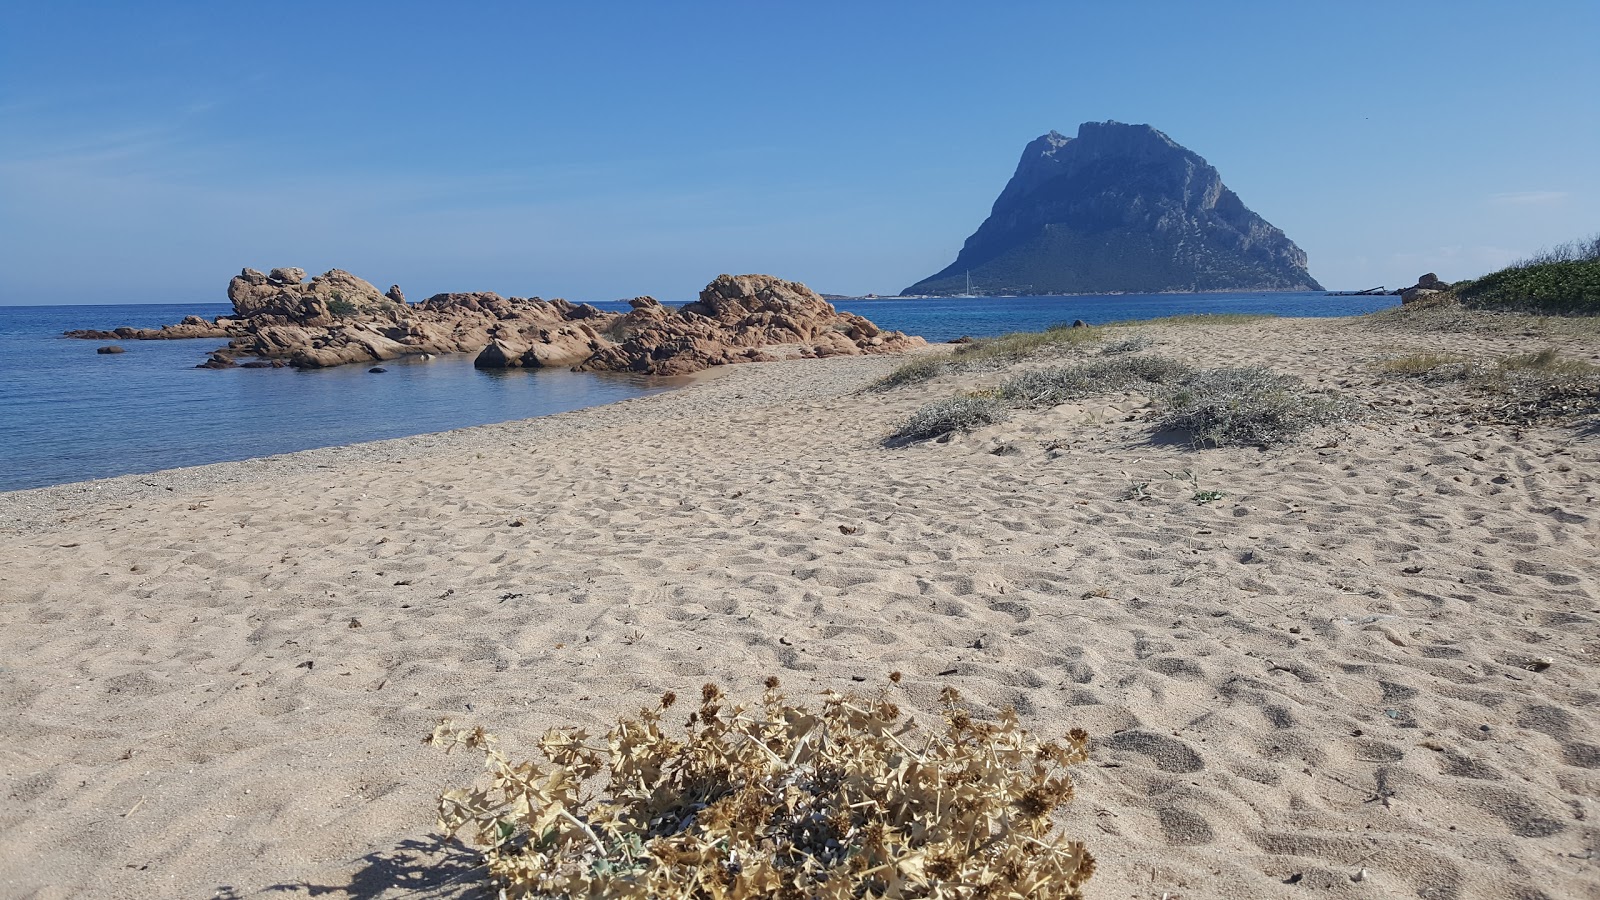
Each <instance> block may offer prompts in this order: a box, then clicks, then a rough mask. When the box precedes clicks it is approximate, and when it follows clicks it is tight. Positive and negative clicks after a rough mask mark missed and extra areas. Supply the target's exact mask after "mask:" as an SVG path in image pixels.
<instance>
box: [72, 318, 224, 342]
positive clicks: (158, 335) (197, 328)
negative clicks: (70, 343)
mask: <svg viewBox="0 0 1600 900" xmlns="http://www.w3.org/2000/svg"><path fill="white" fill-rule="evenodd" d="M65 334H66V336H67V337H69V338H81V339H83V340H90V341H117V340H121V341H177V340H188V339H191V338H225V337H231V336H232V335H233V326H232V323H231V322H229V321H227V320H225V319H217V320H216V321H214V322H207V321H206V320H205V319H202V318H200V317H199V316H185V317H184V319H183V321H182V322H179V323H178V324H176V325H163V326H161V327H160V328H128V327H126V326H124V327H122V328H113V329H111V330H110V331H101V330H99V329H94V328H83V329H78V330H76V331H68V332H65Z"/></svg>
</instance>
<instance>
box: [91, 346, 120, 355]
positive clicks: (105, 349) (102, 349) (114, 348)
mask: <svg viewBox="0 0 1600 900" xmlns="http://www.w3.org/2000/svg"><path fill="white" fill-rule="evenodd" d="M94 352H96V353H101V354H110V353H126V352H128V351H127V350H125V349H123V348H122V347H118V346H117V345H116V344H108V345H106V346H104V347H96V348H95V349H94Z"/></svg>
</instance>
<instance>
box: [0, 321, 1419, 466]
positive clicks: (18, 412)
mask: <svg viewBox="0 0 1600 900" xmlns="http://www.w3.org/2000/svg"><path fill="white" fill-rule="evenodd" d="M1394 302H1395V298H1393V297H1328V296H1325V295H1323V294H1321V293H1268V294H1155V295H1114V296H1081V297H1005V298H930V299H922V300H901V299H894V300H842V301H837V302H836V303H835V305H836V306H837V307H839V308H840V309H844V310H848V311H850V312H854V313H858V314H860V315H864V316H866V317H867V318H869V319H871V320H873V321H874V322H876V323H877V324H878V325H880V326H881V327H883V328H886V329H894V330H900V331H906V332H909V333H911V334H918V335H921V336H923V337H925V338H927V339H928V340H929V341H934V342H937V341H945V340H949V339H951V338H955V337H959V336H962V335H970V336H973V337H986V336H992V335H997V334H1003V333H1005V332H1010V331H1023V330H1036V329H1040V328H1044V327H1047V326H1049V325H1052V324H1056V323H1059V322H1071V321H1072V320H1074V319H1083V320H1084V321H1086V322H1090V323H1093V324H1099V323H1103V322H1110V321H1121V320H1127V319H1135V318H1149V317H1154V316H1166V315H1173V314H1177V313H1196V312H1202V313H1276V314H1279V315H1288V316H1342V315H1354V314H1357V313H1364V312H1370V311H1372V310H1374V309H1380V308H1383V307H1385V306H1390V305H1393V303H1394ZM595 305H597V306H599V307H601V308H602V309H613V310H626V309H627V305H626V304H625V303H597V304H595ZM228 311H229V307H228V305H226V304H218V303H181V304H179V303H175V304H144V305H103V306H0V491H8V490H20V489H25V488H32V487H43V486H46V485H51V484H61V483H65V482H70V481H81V480H84V479H90V478H103V477H109V476H114V475H124V474H130V473H139V472H152V471H156V470H159V469H167V468H175V467H179V466H192V465H202V464H205V463H213V462H224V461H228V460H236V459H247V458H251V457H258V456H269V455H272V454H276V453H286V452H290V451H295V450H307V449H311V448H314V447H327V446H334V445H339V444H349V443H356V442H361V441H372V440H381V439H384V438H392V437H403V436H407V435H413V434H424V433H428V432H433V431H444V430H448V429H452V428H465V427H469V426H473V425H485V424H489V423H492V422H503V421H509V420H513V419H525V418H531V417H534V416H542V415H551V414H553V413H558V412H565V411H567V410H573V409H580V408H583V407H587V406H596V405H600V404H604V403H612V402H615V401H618V400H623V399H627V398H629V397H638V396H643V395H645V394H650V393H654V392H658V391H662V390H669V389H671V388H672V387H674V386H676V382H675V381H674V380H667V379H651V378H643V377H637V376H629V375H612V374H599V375H596V374H580V373H574V372H567V371H564V370H562V371H557V370H544V371H536V372H530V371H512V372H483V371H478V370H476V369H474V368H473V367H472V358H471V356H470V355H468V354H456V355H450V356H445V357H441V358H438V359H435V360H432V361H427V362H424V361H421V360H394V361H390V362H385V363H383V364H382V365H383V368H385V369H387V370H388V371H387V372H386V373H383V374H369V373H368V372H367V369H368V368H369V367H368V366H362V365H353V366H344V367H341V368H337V369H322V370H314V371H299V370H293V369H270V370H258V369H228V370H222V371H212V370H205V369H196V368H194V366H195V365H196V364H197V363H200V362H203V361H204V360H205V357H206V351H208V350H210V349H213V348H215V347H218V346H221V345H222V344H223V343H224V342H223V341H220V340H213V339H201V340H189V341H116V342H109V341H82V340H71V339H66V338H62V337H61V332H63V331H65V330H67V329H72V328H115V327H117V326H121V325H131V326H134V327H155V326H159V325H161V324H164V323H170V322H176V321H178V320H180V319H182V318H183V317H184V316H186V315H200V316H204V317H206V318H212V317H215V316H219V315H223V314H226V313H227V312H228ZM107 343H116V344H117V345H118V346H121V347H123V348H124V349H125V351H126V352H124V353H121V354H112V355H100V354H96V353H95V349H96V348H97V347H100V346H103V345H105V344H107Z"/></svg>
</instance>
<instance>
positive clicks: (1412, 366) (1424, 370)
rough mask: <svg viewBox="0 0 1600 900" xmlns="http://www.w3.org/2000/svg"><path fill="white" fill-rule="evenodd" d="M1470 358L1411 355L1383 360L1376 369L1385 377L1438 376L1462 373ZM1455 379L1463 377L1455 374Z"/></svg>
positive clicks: (1428, 354) (1437, 354)
mask: <svg viewBox="0 0 1600 900" xmlns="http://www.w3.org/2000/svg"><path fill="white" fill-rule="evenodd" d="M1470 362H1471V358H1470V357H1466V356H1462V355H1460V354H1458V353H1411V354H1407V355H1406V356H1396V357H1392V358H1390V359H1386V360H1383V361H1382V362H1380V363H1379V364H1378V368H1379V370H1380V371H1382V372H1383V373H1384V374H1386V375H1413V376H1439V375H1441V374H1443V373H1464V372H1465V367H1466V366H1467V364H1468V363H1470ZM1455 377H1464V375H1463V374H1456V375H1455Z"/></svg>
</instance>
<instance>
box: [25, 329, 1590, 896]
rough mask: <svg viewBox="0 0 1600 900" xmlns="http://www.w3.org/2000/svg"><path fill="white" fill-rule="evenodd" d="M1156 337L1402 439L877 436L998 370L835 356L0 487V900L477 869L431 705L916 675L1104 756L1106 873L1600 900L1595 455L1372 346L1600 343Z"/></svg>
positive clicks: (850, 684)
mask: <svg viewBox="0 0 1600 900" xmlns="http://www.w3.org/2000/svg"><path fill="white" fill-rule="evenodd" d="M1140 330H1141V331H1142V332H1143V333H1145V334H1147V335H1149V336H1151V337H1152V338H1154V339H1155V342H1156V343H1155V346H1154V347H1152V348H1151V349H1150V350H1148V351H1144V352H1155V353H1163V354H1168V355H1173V356H1178V357H1182V358H1184V359H1186V360H1188V361H1190V362H1193V363H1195V364H1197V365H1208V366H1215V365H1237V364H1245V363H1264V364H1267V365H1270V366H1272V367H1274V368H1275V369H1277V370H1279V371H1282V372H1286V373H1292V374H1297V375H1299V376H1301V377H1302V378H1304V379H1305V380H1306V381H1308V382H1310V383H1312V384H1314V385H1318V386H1321V387H1327V388H1334V389H1338V390H1340V391H1342V392H1344V393H1345V394H1346V395H1347V396H1350V397H1352V398H1354V399H1355V400H1357V401H1359V402H1360V403H1361V404H1362V405H1364V406H1366V407H1367V408H1368V413H1367V418H1366V420H1365V421H1364V422H1362V423H1361V424H1357V425H1353V426H1350V427H1348V428H1345V429H1335V430H1330V431H1325V432H1321V433H1318V434H1317V435H1315V436H1313V438H1312V439H1311V440H1309V441H1306V442H1304V443H1302V444H1300V445H1296V446H1292V447H1288V448H1283V449H1276V450H1271V451H1262V450H1258V449H1254V448H1250V449H1222V450H1203V451H1195V450H1191V449H1189V448H1188V447H1187V446H1185V445H1181V444H1175V443H1171V442H1162V441H1152V440H1151V428H1150V426H1149V424H1148V423H1147V422H1146V421H1144V419H1145V417H1146V413H1147V408H1146V405H1145V403H1144V401H1143V400H1142V399H1141V398H1139V397H1135V396H1117V397H1109V398H1106V399H1105V400H1104V402H1099V401H1096V402H1094V403H1089V404H1080V405H1076V406H1071V407H1061V408H1058V409H1056V410H1054V411H1051V412H1047V413H1045V412H1041V413H1023V414H1019V415H1018V416H1017V418H1016V419H1014V420H1013V421H1012V422H1009V423H1007V424H1004V425H999V426H994V427H991V428H988V429H985V430H983V431H980V432H977V433H975V434H972V435H968V436H965V437H961V438H958V439H956V440H953V441H950V442H947V443H927V444H922V445H915V446H908V447H900V448H894V449H886V448H884V447H883V446H882V445H881V443H880V442H881V440H882V439H883V437H884V436H885V435H886V434H888V433H889V432H890V431H891V430H892V429H893V428H894V427H895V426H896V425H897V424H898V423H899V422H900V421H902V420H903V419H904V418H905V416H907V415H908V414H909V413H910V412H911V411H912V410H914V409H915V408H917V407H918V406H919V405H921V404H922V403H925V402H927V401H928V400H931V399H936V398H940V397H945V396H949V395H951V394H952V393H954V392H955V391H957V390H958V389H970V388H973V387H981V386H983V385H984V384H989V383H992V382H993V381H995V380H997V377H998V376H995V375H993V374H990V375H963V376H946V377H943V378H941V379H938V380H936V381H933V382H930V383H927V384H924V385H918V386H915V387H909V388H903V389H899V390H895V391H891V392H887V393H866V394H863V393H859V389H860V388H861V387H863V386H864V385H866V384H867V383H868V382H870V381H871V380H872V379H873V378H875V377H878V376H880V375H882V374H883V373H884V372H886V371H888V370H889V369H890V368H892V367H893V366H894V365H895V364H896V363H897V362H898V360H895V359H882V358H850V359H833V360H806V361H794V362H782V363H770V364H761V365H749V366H740V367H737V368H736V369H734V370H732V371H729V372H728V373H726V374H725V375H724V376H723V377H720V378H715V379H711V380H708V381H705V382H704V383H700V384H696V385H694V386H692V387H688V388H685V389H683V390H679V391H674V392H671V393H667V394H662V395H657V396H653V397H648V398H644V399H639V400H632V401H628V402H625V403H621V404H616V405H614V406H609V407H604V408H599V409H591V410H584V411H580V412H576V413H571V414H566V415H561V416H555V417H551V418H548V419H539V420H531V421H526V422H516V423H507V424H504V425H495V426H488V427H483V428H475V429H467V430H464V431H460V432H452V433H449V434H444V435H428V436H423V437H418V438H410V439H405V440H399V441H389V442H383V443H377V444H368V445H361V446H357V447H348V448H334V449H330V450H322V451H312V452H309V453H303V454H293V455H290V456H284V457H277V458H271V459H265V460H256V461H250V462H245V463H232V464H225V465H219V466H209V467H202V468H199V469H191V470H180V471H175V472H167V473H159V474H156V475H151V476H138V477H128V478H121V479H113V480H110V481H105V482H94V483H86V484H80V485H69V486H64V487H60V488H51V489H45V490H40V491H30V492H19V493H14V494H7V495H0V560H3V563H4V565H3V567H0V621H3V628H0V801H3V803H0V896H3V897H7V898H11V897H50V898H57V897H61V898H65V897H213V896H226V897H294V896H344V895H349V896H360V897H370V896H390V895H392V896H410V895H413V894H418V895H422V896H454V895H457V894H459V893H461V891H462V890H463V889H464V887H465V886H466V885H467V884H469V883H470V882H469V879H470V877H471V873H470V871H464V870H463V869H461V867H460V863H459V861H458V859H457V858H455V857H452V856H451V855H450V854H449V853H448V852H444V851H441V850H439V849H438V848H437V847H436V846H435V841H436V839H435V837H434V836H433V834H432V821H433V802H434V798H435V796H436V795H437V793H438V791H439V790H441V789H443V788H447V787H454V786H457V785H459V784H462V783H464V782H465V781H466V780H467V779H468V778H470V777H471V775H472V774H473V773H474V772H475V771H476V769H477V762H476V761H475V760H473V759H471V758H469V757H464V756H461V755H451V756H446V755H444V754H442V753H441V752H439V751H437V750H434V749H432V748H428V747H425V746H423V745H422V744H421V743H420V739H421V738H422V737H423V736H424V735H425V734H427V733H428V732H429V731H430V730H431V729H432V728H433V726H434V725H435V724H436V723H437V722H438V721H439V720H440V719H441V718H445V717H449V718H451V719H454V720H456V721H457V722H460V723H463V724H469V723H477V724H482V725H484V726H486V727H488V728H489V729H490V730H492V731H494V732H496V733H498V734H499V735H501V737H502V739H503V740H504V741H505V743H506V744H507V745H508V746H509V747H511V748H514V749H515V748H520V747H530V748H531V742H532V740H533V739H534V738H535V737H537V735H538V734H540V733H541V732H542V731H543V730H544V729H545V728H547V727H549V726H551V725H555V724H562V723H581V724H584V725H587V726H590V727H591V729H592V730H601V731H603V730H604V728H605V727H606V725H607V724H608V723H610V722H611V721H613V720H614V717H615V716H616V715H617V714H618V713H619V712H627V711H631V710H632V709H634V708H636V707H637V706H639V705H642V704H646V703H650V702H653V700H654V698H655V697H657V696H658V695H659V694H660V693H662V692H663V691H666V690H674V691H677V692H679V693H691V694H692V693H693V692H694V691H695V690H696V689H697V688H698V687H699V685H700V684H702V683H703V682H705V681H708V680H709V681H716V682H719V683H721V684H723V685H725V686H727V687H729V688H730V689H731V690H732V691H733V693H735V694H736V695H740V694H742V695H745V696H751V697H753V696H755V695H756V694H757V693H758V692H759V690H760V687H759V686H760V682H761V679H762V678H764V677H765V676H767V675H769V674H776V675H778V676H779V677H780V678H781V679H782V680H783V682H784V685H785V687H786V689H787V690H788V691H789V693H791V695H797V696H798V695H804V694H810V693H813V692H815V691H819V690H822V689H824V688H837V689H842V690H849V689H858V690H876V689H878V688H879V687H880V686H883V685H885V684H886V681H885V676H886V674H887V673H888V672H890V671H891V670H898V671H901V672H903V673H905V680H904V684H902V685H901V686H900V687H898V688H894V690H895V691H896V693H897V694H898V696H899V702H900V703H901V704H902V706H905V707H908V708H911V709H913V710H917V711H919V714H920V715H923V716H926V715H927V714H928V713H931V712H932V711H934V710H936V708H937V703H936V699H935V698H936V695H937V692H938V690H939V689H940V687H941V686H943V685H946V684H950V685H954V686H956V687H958V688H959V689H960V690H961V691H962V693H963V694H964V695H965V696H966V697H967V698H968V700H969V701H970V702H971V703H972V704H973V705H974V706H975V707H976V708H978V709H980V710H985V711H992V710H994V709H996V708H998V707H1000V706H1002V705H1004V704H1014V705H1015V706H1016V708H1017V709H1018V710H1019V711H1020V713H1021V714H1022V718H1023V720H1024V722H1025V724H1026V725H1027V726H1028V727H1030V728H1031V729H1033V730H1035V731H1038V732H1042V733H1045V734H1057V733H1060V732H1061V731H1063V730H1065V729H1067V728H1069V727H1073V726H1081V727H1083V728H1084V729H1086V730H1088V731H1089V732H1090V733H1091V735H1093V738H1094V744H1093V752H1092V756H1091V759H1090V761H1089V762H1088V763H1087V764H1085V765H1084V766H1082V767H1081V768H1080V769H1079V770H1077V773H1076V775H1077V778H1078V781H1079V798H1078V800H1077V802H1076V803H1075V805H1074V806H1073V807H1072V815H1071V816H1070V817H1069V818H1068V819H1067V820H1066V822H1065V824H1066V827H1067V829H1068V831H1069V832H1070V833H1072V834H1074V835H1076V836H1079V837H1081V838H1082V839H1083V840H1085V841H1086V842H1087V843H1088V844H1089V845H1090V848H1091V850H1092V851H1093V852H1094V853H1095V855H1096V856H1097V857H1098V858H1099V860H1100V869H1099V872H1098V874H1097V875H1096V876H1095V878H1094V879H1093V880H1092V881H1091V883H1090V885H1089V887H1090V894H1091V896H1093V897H1097V898H1146V900H1161V898H1166V900H1178V898H1182V900H1204V898H1227V900H1248V898H1268V897H1273V898H1275V897H1327V898H1387V897H1418V898H1429V900H1451V898H1463V900H1480V898H1481V900H1490V898H1497V900H1498V898H1518V900H1532V898H1547V900H1566V898H1596V897H1600V624H1597V623H1600V564H1597V557H1600V542H1597V538H1600V500H1597V495H1600V482H1597V478H1600V439H1597V437H1596V436H1595V434H1594V432H1593V431H1588V432H1585V431H1582V430H1578V429H1574V428H1571V427H1538V428H1529V429H1513V428H1510V427H1505V426H1497V425H1483V424H1478V423H1475V422H1474V421H1472V419H1471V417H1469V416H1464V415H1462V412H1461V410H1462V402H1463V400H1464V398H1463V395H1461V394H1460V393H1459V389H1457V388H1452V387H1449V386H1437V387H1436V386H1429V385H1427V384H1424V383H1421V382H1416V381H1405V380H1399V379H1395V378H1392V377H1386V376H1383V375H1381V374H1379V373H1378V372H1377V371H1376V370H1375V368H1374V365H1373V364H1374V363H1375V362H1376V361H1378V360H1380V359H1382V358H1384V357H1385V356H1389V355H1393V354H1397V353H1401V352H1406V351H1407V350H1410V349H1418V348H1425V349H1436V350H1450V351H1455V352H1466V353H1472V354H1476V355H1494V354H1499V353H1505V352H1510V351H1513V350H1526V349H1534V348H1537V347H1542V346H1546V345H1548V344H1551V343H1555V344H1557V345H1559V346H1561V347H1563V349H1564V350H1565V351H1566V352H1568V353H1569V354H1571V355H1576V356H1580V357H1583V358H1587V359H1590V360H1597V359H1600V357H1597V356H1596V353H1595V351H1596V347H1595V346H1593V345H1592V344H1584V343H1582V342H1580V341H1578V340H1577V339H1550V338H1547V337H1543V336H1539V335H1520V334H1510V335H1504V336H1487V337H1486V336H1482V335H1474V334H1468V333H1457V332H1448V331H1445V332H1435V333H1423V332H1417V331H1400V330H1391V329H1382V328H1377V327H1375V326H1373V325H1372V324H1370V323H1366V322H1360V321H1354V320H1319V321H1306V320H1298V321H1295V320H1276V321H1269V322H1265V323H1256V324H1243V325H1229V326H1205V327H1194V326H1189V327H1184V326H1176V325H1164V326H1149V327H1145V328H1142V329H1140ZM946 350H947V348H930V350H929V351H928V352H946ZM1091 352H1092V351H1091ZM1007 446H1009V448H1010V449H1009V450H1008V451H1007V452H1002V453H998V454H997V453H995V452H993V451H995V450H997V449H1002V448H1004V447H1007ZM1184 471H1188V472H1190V473H1192V475H1193V480H1194V483H1195V484H1198V485H1199V487H1200V488H1202V489H1205V490H1217V491H1221V492H1223V493H1224V495H1225V496H1224V497H1223V498H1222V499H1221V500H1218V501H1216V502H1213V503H1209V504H1205V505H1200V504H1196V503H1194V502H1192V501H1191V499H1190V496H1191V494H1192V493H1193V491H1194V487H1193V485H1192V484H1191V483H1189V482H1188V481H1185V480H1182V479H1177V478H1172V477H1169V475H1168V474H1167V473H1169V472H1170V473H1175V474H1180V475H1181V474H1182V473H1183V472H1184ZM1130 482H1143V483H1147V487H1146V488H1145V493H1146V494H1148V495H1149V498H1148V499H1144V500H1129V499H1123V498H1124V497H1125V495H1126V494H1127V493H1128V488H1129V485H1130ZM846 532H848V533H846ZM857 679H865V681H864V682H862V681H858V680H857ZM452 879H455V880H452Z"/></svg>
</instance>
